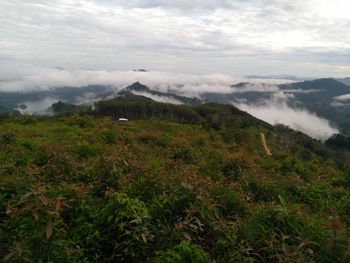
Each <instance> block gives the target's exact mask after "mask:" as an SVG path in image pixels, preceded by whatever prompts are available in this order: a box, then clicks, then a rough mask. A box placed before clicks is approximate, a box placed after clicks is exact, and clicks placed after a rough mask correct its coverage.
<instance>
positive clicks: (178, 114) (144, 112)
mask: <svg viewBox="0 0 350 263" xmlns="http://www.w3.org/2000/svg"><path fill="white" fill-rule="evenodd" d="M95 106H96V108H95V110H94V113H95V114H97V115H104V116H112V117H113V119H114V120H118V119H119V118H127V119H129V120H149V119H167V120H172V121H178V122H182V123H197V122H199V121H200V116H199V114H198V113H197V112H196V111H195V110H194V109H193V108H191V107H189V106H186V105H172V104H164V103H157V102H153V101H141V100H106V101H100V102H98V103H97V104H96V105H95Z"/></svg>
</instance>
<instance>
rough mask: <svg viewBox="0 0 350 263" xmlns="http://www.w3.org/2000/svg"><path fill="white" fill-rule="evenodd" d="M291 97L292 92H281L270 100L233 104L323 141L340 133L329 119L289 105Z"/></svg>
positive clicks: (263, 118)
mask: <svg viewBox="0 0 350 263" xmlns="http://www.w3.org/2000/svg"><path fill="white" fill-rule="evenodd" d="M291 98H293V95H292V94H285V93H283V92H280V93H277V94H275V95H274V96H272V97H271V99H270V100H265V101H262V102H261V103H258V104H249V103H247V102H244V101H239V102H234V103H233V104H234V105H235V106H236V107H238V108H239V109H241V110H243V111H246V112H248V113H249V114H251V115H253V116H255V117H256V118H259V119H261V120H264V121H266V122H268V123H270V124H272V125H275V124H284V125H287V126H289V127H290V128H292V129H295V130H298V131H301V132H303V133H305V134H307V135H309V136H311V137H313V138H316V139H319V140H322V141H325V140H326V139H328V138H329V137H331V136H332V135H333V134H335V133H339V131H338V129H336V128H334V127H332V125H331V124H330V122H329V121H328V120H326V119H323V118H321V117H319V116H317V115H316V114H314V113H311V112H309V111H307V110H306V109H302V108H296V107H293V108H292V107H291V106H289V105H288V100H289V99H291Z"/></svg>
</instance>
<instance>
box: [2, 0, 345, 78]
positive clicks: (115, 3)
mask: <svg viewBox="0 0 350 263" xmlns="http://www.w3.org/2000/svg"><path fill="white" fill-rule="evenodd" d="M349 10H350V1H349V0H232V1H229V0H191V1H189V0H176V1H175V0H169V1H165V0H149V1H147V0H81V1H79V0H50V1H48V0H1V1H0V64H2V65H6V64H13V63H23V64H33V65H36V66H40V67H62V68H76V69H87V68H89V69H98V70H105V69H107V70H130V69H133V68H147V69H149V70H157V71H170V72H180V73H191V74H192V73H195V74H208V73H223V74H233V75H247V74H262V75H269V74H274V75H275V74H291V75H299V76H314V77H318V76H339V77H342V76H350V15H349Z"/></svg>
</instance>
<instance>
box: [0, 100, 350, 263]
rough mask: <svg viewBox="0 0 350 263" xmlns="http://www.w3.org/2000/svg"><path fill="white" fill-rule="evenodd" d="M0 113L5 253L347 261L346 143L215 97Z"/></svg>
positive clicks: (93, 258) (37, 258) (349, 198)
mask: <svg viewBox="0 0 350 263" xmlns="http://www.w3.org/2000/svg"><path fill="white" fill-rule="evenodd" d="M96 115H97V116H96ZM119 117H127V118H129V119H130V120H131V121H129V122H128V123H118V122H116V121H115V119H117V118H119ZM0 121H1V125H0V149H1V151H0V258H1V259H2V261H3V262H152V263H153V262H154V263H156V262H162V263H163V262H193V263H202V262H203V263H207V262H344V263H345V262H349V261H350V242H349V241H350V240H349V227H350V193H349V189H350V169H349V168H350V167H349V153H348V152H347V151H346V150H343V149H342V150H341V151H338V149H337V148H334V147H328V146H326V145H324V144H322V143H320V142H318V141H316V140H314V139H311V138H309V137H308V136H306V135H304V134H302V133H300V132H295V131H293V130H290V129H289V128H287V127H285V126H282V125H279V126H275V127H273V126H270V125H268V124H266V123H264V122H262V121H259V120H257V119H255V118H253V117H251V116H249V115H248V114H246V113H243V112H241V111H239V110H237V109H236V108H234V107H231V106H224V105H216V104H204V105H200V106H196V107H187V106H181V105H180V106H174V105H167V104H158V103H153V102H140V101H138V102H135V101H128V100H125V101H123V102H118V103H116V102H115V101H105V102H101V103H99V105H98V108H97V111H96V112H95V113H94V115H89V114H85V115H65V116H56V117H42V118H36V117H32V116H24V117H20V118H11V117H9V118H3V119H1V120H0ZM261 133H263V134H264V135H265V137H266V142H267V144H268V147H269V148H270V149H271V152H272V155H271V156H268V155H266V154H265V152H264V148H263V145H262V143H261V137H260V134H261Z"/></svg>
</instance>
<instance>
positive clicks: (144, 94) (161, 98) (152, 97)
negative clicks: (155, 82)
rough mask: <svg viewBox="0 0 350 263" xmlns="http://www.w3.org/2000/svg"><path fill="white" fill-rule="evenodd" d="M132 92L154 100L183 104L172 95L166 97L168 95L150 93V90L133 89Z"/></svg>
mask: <svg viewBox="0 0 350 263" xmlns="http://www.w3.org/2000/svg"><path fill="white" fill-rule="evenodd" d="M132 93H133V94H135V95H139V96H144V97H147V98H150V99H152V100H154V101H158V102H162V103H171V104H176V105H181V104H183V103H182V102H181V101H179V100H176V99H173V98H170V97H166V96H160V95H155V94H150V93H148V92H138V91H133V92H132Z"/></svg>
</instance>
